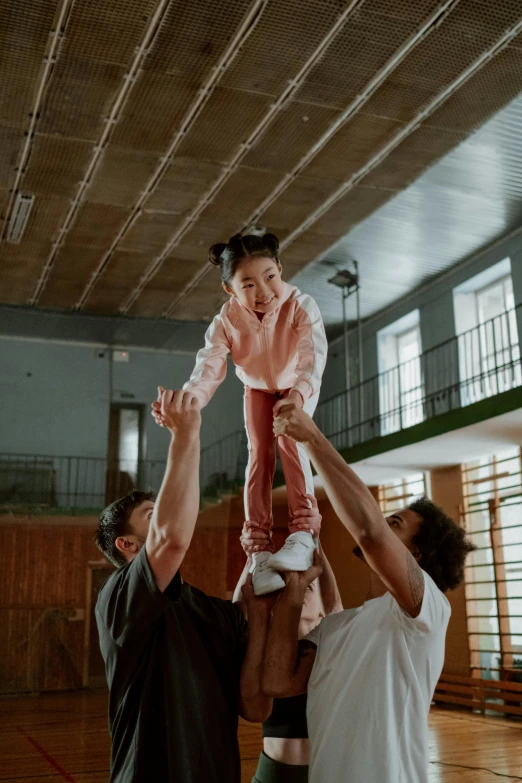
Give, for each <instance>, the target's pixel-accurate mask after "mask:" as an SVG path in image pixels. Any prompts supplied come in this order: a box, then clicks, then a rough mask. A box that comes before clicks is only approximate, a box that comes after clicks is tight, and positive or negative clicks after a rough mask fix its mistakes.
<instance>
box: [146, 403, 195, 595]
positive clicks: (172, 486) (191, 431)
mask: <svg viewBox="0 0 522 783" xmlns="http://www.w3.org/2000/svg"><path fill="white" fill-rule="evenodd" d="M161 416H162V418H163V421H164V423H165V426H166V427H168V429H169V430H170V432H171V433H172V440H171V442H170V446H169V452H168V457H167V468H166V470H165V476H164V477H163V482H162V484H161V488H160V491H159V493H158V497H157V500H156V503H155V506H154V512H153V514H152V519H151V523H150V527H149V532H148V535H147V541H146V544H145V546H146V551H147V557H148V559H149V563H150V566H151V569H152V572H153V574H154V577H155V579H156V583H157V585H158V587H159V589H160V590H162V591H163V590H165V589H166V587H167V586H168V585H169V584H170V582H171V581H172V579H173V578H174V576H175V574H176V573H177V571H178V570H179V567H180V565H181V563H182V561H183V558H184V557H185V553H186V551H187V549H188V547H189V545H190V542H191V540H192V535H193V533H194V527H195V524H196V520H197V517H198V511H199V450H200V442H199V431H200V426H201V415H200V412H199V404H198V401H197V399H196V398H195V397H194V395H193V394H191V393H190V392H183V391H177V392H172V391H163V392H162V394H161Z"/></svg>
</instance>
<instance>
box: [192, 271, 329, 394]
mask: <svg viewBox="0 0 522 783" xmlns="http://www.w3.org/2000/svg"><path fill="white" fill-rule="evenodd" d="M284 286H285V290H284V298H283V303H282V304H281V306H280V307H279V308H278V309H277V310H275V311H274V312H273V313H267V314H266V315H265V316H264V317H263V320H262V321H260V320H259V319H258V318H257V316H256V314H255V313H254V312H253V311H251V310H249V309H248V308H246V307H244V305H242V304H241V303H240V302H239V301H238V300H237V299H236V297H231V298H230V299H229V301H228V302H227V303H226V304H224V305H223V307H222V309H221V312H220V313H219V314H218V315H216V317H215V318H214V320H213V321H212V323H211V324H210V326H209V328H208V330H207V333H206V335H205V347H204V348H202V349H201V350H200V351H199V352H198V355H197V358H196V366H195V367H194V371H193V373H192V375H191V376H190V380H189V381H188V382H187V383H186V384H185V385H184V387H183V388H184V389H190V391H191V392H193V394H195V395H196V396H197V397H198V398H199V400H200V402H201V405H202V406H204V405H206V404H207V403H208V402H209V400H210V399H211V398H212V396H213V395H214V393H215V391H216V389H217V387H218V386H219V385H220V383H222V382H223V381H224V379H225V376H226V373H227V357H228V354H229V353H230V354H231V357H232V361H233V362H234V364H235V365H236V374H237V376H238V378H239V379H240V380H241V381H243V383H244V384H245V386H250V387H251V388H252V389H260V390H263V391H269V392H277V391H279V392H283V391H289V390H292V391H298V392H299V394H300V395H301V396H302V398H303V402H306V401H307V400H308V398H309V397H311V396H313V395H314V394H317V393H318V392H319V389H320V387H321V377H322V374H323V370H324V366H325V363H326V354H327V350H328V343H327V341H326V334H325V331H324V324H323V319H322V318H321V313H320V312H319V308H318V307H317V304H316V303H315V301H314V300H313V299H312V297H311V296H308V294H302V293H301V291H299V289H298V288H296V287H295V286H292V285H289V284H288V283H285V284H284Z"/></svg>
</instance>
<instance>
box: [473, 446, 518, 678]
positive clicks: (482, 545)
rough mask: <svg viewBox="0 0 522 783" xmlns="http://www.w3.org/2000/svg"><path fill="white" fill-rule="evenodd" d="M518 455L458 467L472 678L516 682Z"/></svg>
mask: <svg viewBox="0 0 522 783" xmlns="http://www.w3.org/2000/svg"><path fill="white" fill-rule="evenodd" d="M521 478H522V476H521V450H520V449H519V448H513V449H510V450H509V451H506V452H504V453H502V454H497V455H495V456H489V457H484V458H482V459H480V460H477V461H475V462H472V463H470V464H468V465H465V466H463V490H464V517H465V523H466V528H467V530H468V533H469V535H470V538H471V540H472V541H473V543H474V544H475V545H476V546H477V550H476V552H473V553H472V554H471V555H470V556H469V558H468V560H467V562H466V567H465V574H466V579H465V588H466V605H467V613H468V632H469V638H470V650H471V666H472V674H473V676H475V677H482V678H483V679H496V680H499V679H500V680H515V681H522V486H521Z"/></svg>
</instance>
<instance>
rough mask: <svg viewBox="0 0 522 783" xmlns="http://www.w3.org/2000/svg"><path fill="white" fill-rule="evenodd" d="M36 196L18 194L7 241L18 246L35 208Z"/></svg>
mask: <svg viewBox="0 0 522 783" xmlns="http://www.w3.org/2000/svg"><path fill="white" fill-rule="evenodd" d="M33 201H34V196H24V195H23V194H22V193H18V195H17V197H16V199H15V203H14V206H13V212H12V214H11V220H10V221H9V228H8V229H7V241H8V242H11V244H13V245H17V244H18V243H19V242H20V240H21V239H22V236H23V234H24V231H25V229H26V227H27V221H28V220H29V215H30V214H31V210H32V208H33Z"/></svg>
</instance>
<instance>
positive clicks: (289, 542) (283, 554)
mask: <svg viewBox="0 0 522 783" xmlns="http://www.w3.org/2000/svg"><path fill="white" fill-rule="evenodd" d="M315 548H316V544H315V538H314V537H313V535H312V534H311V533H306V532H305V531H304V530H299V531H298V532H297V533H291V534H290V535H289V536H288V538H287V539H286V542H285V544H284V545H283V546H282V547H281V549H280V550H279V552H276V553H275V554H273V555H272V557H271V558H270V560H269V561H268V566H269V568H273V569H274V571H306V569H307V568H310V566H311V565H312V563H313V560H314V552H315Z"/></svg>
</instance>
